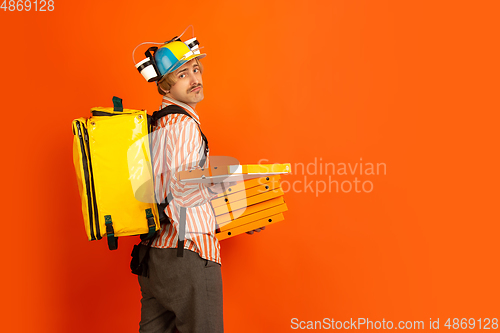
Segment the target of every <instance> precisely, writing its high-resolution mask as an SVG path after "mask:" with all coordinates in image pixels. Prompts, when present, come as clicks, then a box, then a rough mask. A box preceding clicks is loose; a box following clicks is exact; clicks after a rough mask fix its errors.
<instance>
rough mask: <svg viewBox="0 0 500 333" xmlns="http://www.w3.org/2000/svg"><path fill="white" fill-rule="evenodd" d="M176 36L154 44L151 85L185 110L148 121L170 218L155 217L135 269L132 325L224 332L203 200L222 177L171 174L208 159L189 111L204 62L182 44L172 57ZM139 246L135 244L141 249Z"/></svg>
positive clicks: (199, 93) (216, 254)
mask: <svg viewBox="0 0 500 333" xmlns="http://www.w3.org/2000/svg"><path fill="white" fill-rule="evenodd" d="M178 43H182V42H180V41H173V42H171V43H168V44H166V45H164V46H163V48H167V49H168V48H170V49H168V50H166V51H164V52H163V54H167V53H168V54H167V55H166V56H164V57H163V56H162V52H161V51H162V50H161V48H160V49H159V50H158V52H157V53H156V55H155V60H156V63H157V65H158V69H159V71H160V74H161V75H162V77H161V79H160V80H159V81H158V91H159V93H160V94H162V95H163V101H162V108H165V107H167V106H169V105H176V106H177V107H180V108H181V109H182V110H183V111H185V112H186V113H187V114H169V115H167V116H165V117H162V118H160V119H158V120H157V121H156V123H155V124H154V132H153V138H152V146H153V149H152V155H153V165H154V173H155V195H156V196H157V200H159V201H162V200H163V198H166V197H167V196H168V195H169V194H171V198H172V200H171V202H169V205H168V207H167V209H166V210H165V213H166V214H167V215H168V217H169V219H170V221H171V223H165V224H162V227H161V229H160V232H159V235H158V236H157V237H156V238H155V239H154V240H153V242H152V245H151V249H150V250H149V261H148V267H149V272H148V273H149V275H148V277H145V276H139V284H140V286H141V292H142V300H141V303H142V309H141V322H140V329H139V331H140V332H142V333H153V332H162V333H163V332H175V330H176V328H177V329H178V330H179V331H180V332H183V333H184V332H189V333H196V332H203V333H211V332H214V333H215V332H223V315H222V308H223V307H222V304H223V303H222V275H221V265H220V263H221V260H220V246H219V241H218V240H217V238H216V237H215V216H214V213H213V209H212V207H211V204H210V200H211V199H212V198H214V197H215V196H217V194H219V193H222V192H223V187H222V186H221V184H215V185H211V186H207V185H205V184H185V183H182V182H180V181H178V179H177V175H176V173H177V172H178V171H184V170H191V169H195V168H199V167H208V165H209V156H208V149H205V148H207V147H206V145H207V143H206V141H205V140H204V136H203V135H202V133H201V128H200V127H199V126H200V118H199V116H198V114H197V113H196V111H195V108H196V105H197V103H199V102H200V101H202V100H203V98H204V95H203V80H202V72H203V66H202V64H201V63H200V61H199V58H202V57H203V56H204V54H199V52H198V53H197V54H196V53H195V54H193V53H189V52H188V51H186V52H187V53H186V54H190V56H188V57H186V56H183V57H181V59H184V60H181V61H177V62H175V59H174V61H173V60H172V59H171V58H172V57H171V53H172V54H175V53H176V52H177V53H179V50H182V49H183V48H184V46H183V45H181V44H178ZM169 52H170V53H169ZM182 52H184V51H182ZM182 52H181V53H182ZM165 57H167V58H168V57H170V58H168V59H166V58H165ZM204 158H205V162H204V163H203V162H201V163H202V165H201V166H200V161H203V160H204ZM229 185H231V184H229ZM182 209H185V225H186V227H185V228H186V232H185V237H186V239H185V242H184V252H183V256H182V257H178V252H177V246H178V244H179V243H178V240H179V230H181V228H180V221H181V222H182V217H181V215H182ZM257 231H260V230H257ZM145 251H146V250H145V246H142V247H141V255H142V256H144V252H145Z"/></svg>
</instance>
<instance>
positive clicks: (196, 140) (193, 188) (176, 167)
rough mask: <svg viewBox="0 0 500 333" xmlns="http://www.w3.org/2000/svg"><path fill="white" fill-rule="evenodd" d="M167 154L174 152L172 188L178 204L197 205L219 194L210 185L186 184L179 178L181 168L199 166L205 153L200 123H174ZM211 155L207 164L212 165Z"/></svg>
mask: <svg viewBox="0 0 500 333" xmlns="http://www.w3.org/2000/svg"><path fill="white" fill-rule="evenodd" d="M173 127H174V128H173V131H172V132H171V137H170V138H169V141H170V144H168V145H167V149H166V153H167V154H171V155H170V156H171V159H170V161H171V163H170V165H169V169H170V191H171V193H172V196H173V198H174V201H175V202H176V204H178V205H179V206H181V207H187V208H189V207H195V206H200V205H203V204H205V203H207V202H209V201H210V200H212V198H214V197H215V196H217V194H214V193H213V192H211V191H210V190H209V189H208V186H207V185H206V184H203V183H200V184H186V183H184V182H181V181H179V180H178V179H177V173H178V172H179V171H186V170H194V169H199V168H200V166H199V163H200V160H201V159H202V158H203V154H204V151H205V149H204V141H203V139H202V138H201V133H200V130H199V128H198V125H197V124H196V122H195V121H194V120H193V119H191V118H187V119H183V120H181V121H179V122H177V123H176V124H175V125H173ZM208 163H209V161H208V156H207V160H206V162H205V165H208Z"/></svg>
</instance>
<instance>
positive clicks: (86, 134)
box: [83, 127, 89, 142]
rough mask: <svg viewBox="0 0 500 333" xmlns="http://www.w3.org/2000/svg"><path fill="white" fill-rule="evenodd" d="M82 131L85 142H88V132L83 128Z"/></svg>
mask: <svg viewBox="0 0 500 333" xmlns="http://www.w3.org/2000/svg"><path fill="white" fill-rule="evenodd" d="M83 131H84V132H85V142H89V137H88V132H87V129H86V128H85V127H84V128H83Z"/></svg>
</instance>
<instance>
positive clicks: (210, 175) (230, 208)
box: [181, 163, 290, 240]
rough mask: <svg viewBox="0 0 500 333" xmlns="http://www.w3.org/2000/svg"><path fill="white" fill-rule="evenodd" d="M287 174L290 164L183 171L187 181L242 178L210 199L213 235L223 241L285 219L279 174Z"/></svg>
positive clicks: (284, 205)
mask: <svg viewBox="0 0 500 333" xmlns="http://www.w3.org/2000/svg"><path fill="white" fill-rule="evenodd" d="M288 173H290V164H289V163H287V164H253V165H252V164H251V165H231V166H224V167H214V168H210V169H204V170H197V171H193V172H191V173H190V174H189V175H188V174H185V176H184V179H185V181H186V182H192V181H195V182H221V181H222V180H224V181H225V182H227V181H233V182H234V181H237V180H242V181H239V182H237V183H236V185H234V186H231V187H228V188H227V189H226V191H225V192H224V193H221V194H219V195H218V196H217V197H216V198H214V199H213V200H212V207H213V209H214V213H215V216H216V221H217V230H216V237H217V238H218V239H219V240H224V239H227V238H231V237H234V236H237V235H240V234H243V233H245V232H247V231H251V230H255V229H258V228H262V227H265V226H268V225H271V224H274V223H276V222H279V221H283V220H284V216H283V212H285V211H286V210H287V206H286V203H285V200H284V197H283V196H284V192H283V190H282V188H281V184H280V179H281V176H280V175H283V174H288ZM188 177H189V179H187V178H188ZM181 178H182V177H181Z"/></svg>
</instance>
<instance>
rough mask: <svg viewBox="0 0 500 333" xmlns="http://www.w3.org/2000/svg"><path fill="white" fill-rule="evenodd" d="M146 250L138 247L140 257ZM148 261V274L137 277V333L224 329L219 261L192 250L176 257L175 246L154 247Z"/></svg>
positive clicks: (195, 332) (202, 332)
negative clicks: (138, 300)
mask: <svg viewBox="0 0 500 333" xmlns="http://www.w3.org/2000/svg"><path fill="white" fill-rule="evenodd" d="M145 249H146V247H145V246H141V251H140V254H141V255H140V257H141V258H142V257H143V256H144V252H145ZM148 264H149V277H143V276H139V284H140V286H141V293H142V299H141V304H142V308H141V322H140V324H139V326H140V327H139V332H140V333H174V332H176V329H177V330H179V332H181V333H198V332H200V333H220V332H224V326H223V318H222V275H221V266H220V265H219V264H217V263H216V262H213V261H209V260H205V259H202V258H201V257H200V256H199V255H198V254H197V253H195V252H193V251H189V250H184V256H183V257H177V249H158V248H154V247H152V248H151V249H150V251H149V261H148Z"/></svg>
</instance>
